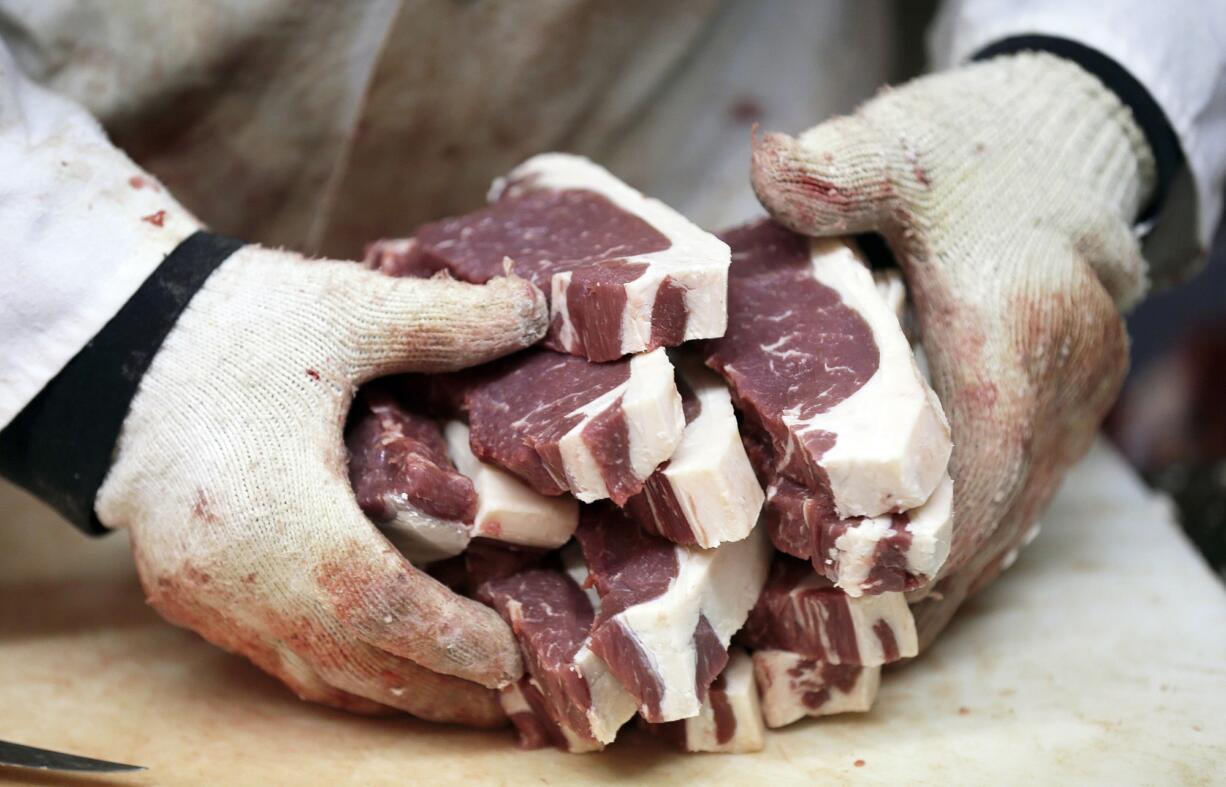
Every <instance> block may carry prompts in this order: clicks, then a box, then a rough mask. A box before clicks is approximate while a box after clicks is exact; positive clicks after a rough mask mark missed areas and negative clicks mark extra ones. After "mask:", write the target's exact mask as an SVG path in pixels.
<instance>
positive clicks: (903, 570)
mask: <svg viewBox="0 0 1226 787" xmlns="http://www.w3.org/2000/svg"><path fill="white" fill-rule="evenodd" d="M953 499H954V493H953V481H951V480H950V479H949V477H948V476H946V477H945V478H944V480H943V481H942V482H941V484H940V486H938V487H937V488H936V491H935V492H933V493H932V497H931V498H929V499H928V501H927V502H926V503H924V504H923V505H922V506H920V507H919V508H915V509H912V510H910V511H904V512H902V513H900V514H885V515H883V516H877V517H852V518H850V519H840V518H839V516H838V515H837V514H836V513H835V512H834V509H833V507H832V506H831V505H830V502H829V499H828V498H827V497H826V495H825V494H824V493H822V492H818V493H816V494H813V493H810V492H808V491H807V490H805V489H804V488H802V487H801V486H799V485H798V484H796V483H795V482H793V481H792V480H791V479H789V478H786V477H784V476H778V477H776V479H775V480H774V481H772V482H771V483H770V484H769V485H768V486H767V490H766V507H765V509H764V514H763V516H762V524H763V525H764V526H765V527H766V529H767V531H768V532H769V533H770V536H771V541H773V542H774V544H775V546H776V547H777V548H778V549H779V550H780V551H782V552H786V553H787V554H789V555H794V556H796V557H801V558H806V559H808V560H810V561H812V564H813V569H814V570H815V571H817V572H818V573H819V574H821V575H822V576H824V577H826V578H827V579H829V580H830V581H831V582H833V583H834V584H835V585H836V586H837V587H839V588H840V589H842V590H843V591H845V592H846V593H847V594H848V595H850V596H860V595H863V594H866V593H867V594H873V593H887V592H894V591H910V590H914V589H916V588H919V587H922V586H924V585H925V584H927V583H928V582H929V581H930V580H931V579H932V578H933V577H934V576H936V573H937V571H938V570H939V569H940V567H941V565H942V564H944V562H945V558H947V557H948V556H949V546H950V538H951V536H952V530H953Z"/></svg>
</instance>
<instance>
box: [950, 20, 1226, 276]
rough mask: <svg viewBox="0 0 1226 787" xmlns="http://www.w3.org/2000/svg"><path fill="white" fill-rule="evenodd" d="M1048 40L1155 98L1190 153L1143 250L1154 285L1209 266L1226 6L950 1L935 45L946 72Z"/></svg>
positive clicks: (1224, 141) (1225, 83)
mask: <svg viewBox="0 0 1226 787" xmlns="http://www.w3.org/2000/svg"><path fill="white" fill-rule="evenodd" d="M1025 35H1043V36H1052V37H1057V38H1065V39H1069V40H1072V41H1075V42H1077V43H1080V44H1083V45H1085V46H1088V47H1090V48H1092V49H1094V50H1096V51H1098V52H1100V53H1102V54H1103V55H1106V56H1107V57H1109V58H1111V59H1112V60H1114V61H1115V62H1116V63H1118V64H1119V65H1120V66H1122V67H1123V68H1125V69H1126V70H1127V71H1128V72H1129V73H1130V74H1131V75H1132V77H1133V78H1134V79H1136V80H1137V81H1138V82H1140V83H1141V84H1142V85H1143V86H1144V87H1145V88H1146V90H1148V91H1149V93H1150V95H1151V96H1152V97H1153V99H1154V100H1155V101H1156V102H1157V103H1158V105H1159V106H1160V107H1161V108H1162V111H1163V112H1164V113H1165V115H1166V118H1167V121H1168V122H1169V123H1170V125H1171V126H1172V127H1173V130H1174V132H1175V135H1176V136H1177V137H1178V139H1179V143H1180V145H1181V147H1182V148H1183V153H1184V157H1185V167H1184V168H1183V170H1182V171H1181V172H1179V173H1177V174H1176V175H1175V178H1174V180H1173V182H1172V187H1171V192H1170V195H1169V196H1168V197H1167V201H1166V206H1165V208H1164V210H1163V212H1162V213H1161V214H1160V215H1159V217H1158V219H1157V222H1156V225H1155V226H1154V227H1153V230H1152V231H1151V232H1149V234H1148V235H1147V237H1146V238H1145V242H1144V250H1145V254H1146V257H1147V259H1148V260H1149V262H1150V265H1151V268H1152V274H1153V277H1154V280H1155V282H1157V283H1164V282H1169V281H1174V280H1178V279H1179V278H1182V277H1184V276H1186V275H1188V274H1189V273H1191V272H1192V271H1194V270H1195V269H1197V268H1198V267H1199V264H1200V263H1203V261H1204V258H1205V254H1206V250H1207V249H1208V246H1209V243H1210V241H1211V240H1212V238H1213V235H1214V232H1215V230H1216V229H1217V225H1218V222H1219V221H1220V219H1221V213H1222V193H1223V184H1224V182H1226V3H1222V2H1219V1H1218V0H1213V1H1212V2H1201V1H1200V0H1169V2H1154V0H1119V1H1118V2H1113V3H1077V2H1069V1H1068V0H948V1H947V2H946V3H945V4H944V6H943V7H942V9H941V13H940V15H939V16H938V19H937V21H936V24H935V25H934V26H933V29H932V31H931V36H930V39H929V44H930V49H931V54H932V58H933V63H934V65H935V66H937V67H939V68H947V67H949V66H951V65H953V64H956V63H960V62H963V61H966V60H968V59H970V58H972V57H974V56H975V55H976V54H977V53H979V52H980V51H982V50H983V49H985V48H986V47H988V46H991V45H992V44H994V43H996V42H999V41H1002V40H1004V39H1007V38H1014V37H1017V36H1025Z"/></svg>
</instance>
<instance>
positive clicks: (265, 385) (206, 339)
mask: <svg viewBox="0 0 1226 787" xmlns="http://www.w3.org/2000/svg"><path fill="white" fill-rule="evenodd" d="M545 323H546V313H545V304H544V298H543V296H542V295H541V293H540V292H539V291H538V290H536V289H535V288H534V287H532V286H531V285H530V284H528V283H527V282H525V281H523V280H521V279H516V278H504V279H496V280H494V281H492V282H490V283H489V284H487V285H484V286H475V285H470V284H462V283H459V282H455V281H450V280H441V279H431V280H418V279H392V278H389V277H385V276H383V275H381V274H378V273H376V272H373V271H369V270H365V269H363V268H362V267H361V266H359V265H357V264H354V263H344V262H333V261H308V260H305V259H302V258H301V257H298V256H297V255H294V254H290V253H286V252H280V251H273V250H268V249H263V248H258V247H251V246H249V247H246V248H243V249H241V250H239V251H237V252H236V253H234V254H233V256H231V257H230V258H229V259H228V260H227V261H226V262H224V263H223V264H222V265H221V267H219V268H218V269H217V270H216V271H215V272H214V273H213V275H212V276H211V277H210V278H209V279H208V280H207V281H206V282H205V283H204V285H203V287H202V288H201V289H200V291H199V292H197V293H196V294H195V295H194V296H193V298H192V300H191V301H190V303H189V304H188V306H187V308H186V310H185V311H184V312H183V314H182V315H181V316H180V318H179V319H178V321H177V323H176V324H175V325H174V328H173V329H172V330H171V332H170V334H169V335H168V336H167V337H166V339H165V341H164V343H163V344H162V346H161V349H160V350H159V351H158V353H157V355H156V356H155V357H154V359H153V361H152V363H151V365H150V367H149V369H148V371H147V372H146V374H145V376H144V378H143V379H142V380H141V384H140V389H139V391H138V393H137V395H136V397H135V398H134V399H133V401H132V403H131V409H130V410H129V412H128V415H127V417H126V420H125V421H124V423H123V429H122V432H121V434H120V438H119V443H118V446H117V452H116V458H115V461H114V464H113V465H112V467H111V469H110V471H109V474H108V475H107V477H106V480H105V483H104V484H103V486H102V488H101V490H100V491H99V493H98V497H97V502H96V510H97V513H98V516H99V518H100V519H101V521H102V522H103V523H105V524H107V525H109V526H111V527H117V528H126V529H128V530H129V531H130V533H131V538H132V548H133V552H134V554H135V558H136V564H137V567H138V569H139V573H140V578H141V582H142V584H143V585H144V588H145V592H146V594H147V595H148V598H149V601H150V603H151V604H152V605H153V606H154V607H155V608H156V609H157V610H158V611H159V612H160V613H161V614H162V615H163V616H164V617H166V618H167V619H168V620H170V621H172V622H174V623H177V624H179V625H181V626H185V627H187V628H190V629H193V630H195V631H196V632H198V633H199V634H200V635H202V636H203V637H205V638H206V639H208V640H209V641H211V642H213V643H215V644H217V645H219V646H221V647H222V648H225V649H226V650H229V651H232V652H235V653H240V654H242V655H244V656H246V657H247V658H249V659H251V660H252V661H253V662H255V663H256V664H257V665H259V666H260V667H261V668H263V669H264V670H266V671H267V672H270V673H272V674H273V675H275V676H277V677H278V678H280V679H281V680H282V681H284V682H285V683H286V684H288V685H289V686H290V687H291V688H292V689H293V690H294V691H295V692H297V693H298V694H299V696H301V697H303V698H305V699H310V700H314V701H317V702H322V703H326V704H329V705H334V706H339V707H343V708H348V709H351V710H357V711H363V712H375V711H378V710H381V709H384V710H385V709H386V708H387V706H390V707H392V708H398V709H401V710H404V711H408V712H409V713H412V714H414V715H416V716H419V717H421V718H424V719H431V720H437V721H448V722H458V723H464V724H472V725H480V726H488V725H494V724H498V723H500V722H501V721H502V720H503V714H502V712H501V710H500V708H499V705H498V702H497V698H496V692H494V691H493V690H492V688H491V687H496V686H499V685H502V684H504V683H507V682H508V681H511V680H513V679H515V678H517V677H518V676H519V675H520V674H521V671H522V666H521V663H520V657H519V652H518V648H517V646H516V644H515V641H514V639H513V637H512V635H511V632H510V630H509V629H508V628H507V626H506V625H505V624H504V623H503V622H502V620H501V619H500V618H499V617H498V614H497V613H496V612H494V610H492V609H488V608H486V607H484V606H482V605H480V604H478V603H477V602H475V601H471V600H468V599H465V598H461V597H459V596H456V595H453V594H452V593H451V592H450V591H449V590H447V588H445V587H444V586H443V585H442V584H440V583H439V582H437V581H435V580H434V579H432V578H431V577H429V576H427V575H426V574H424V573H422V572H421V571H419V570H417V569H416V568H414V567H413V566H412V565H410V564H409V562H408V561H407V560H405V559H404V558H403V557H402V556H401V555H400V554H399V553H398V552H397V551H396V550H395V549H394V548H393V547H392V546H391V545H390V544H389V543H388V542H387V541H386V540H385V539H384V538H383V536H381V535H380V534H379V532H378V531H377V530H376V529H375V527H374V525H372V524H371V523H370V522H369V521H368V520H367V519H366V517H365V516H364V515H363V514H362V511H361V510H360V509H359V508H358V506H357V503H356V502H355V500H354V495H353V492H352V491H351V489H350V486H349V480H348V477H347V474H346V455H345V448H344V445H343V443H342V434H341V433H342V428H343V426H344V422H345V416H346V412H347V410H348V407H349V404H350V400H351V399H352V397H353V394H354V391H355V390H356V389H357V387H358V386H359V385H360V384H362V383H363V382H364V381H367V380H370V379H372V378H375V377H380V376H383V375H388V374H397V373H401V372H408V371H417V372H438V371H445V370H452V369H458V368H462V367H465V366H469V365H473V364H477V363H481V362H483V361H487V360H489V359H491V358H495V357H497V356H500V355H503V354H506V353H508V352H511V351H514V350H516V349H518V348H521V347H524V346H526V345H528V344H530V343H532V342H534V341H536V340H537V339H539V338H540V337H541V336H542V334H543V333H544V330H545Z"/></svg>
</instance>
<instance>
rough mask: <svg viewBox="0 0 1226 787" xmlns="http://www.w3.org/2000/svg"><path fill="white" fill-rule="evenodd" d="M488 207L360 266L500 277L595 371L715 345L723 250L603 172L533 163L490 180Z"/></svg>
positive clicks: (562, 160)
mask: <svg viewBox="0 0 1226 787" xmlns="http://www.w3.org/2000/svg"><path fill="white" fill-rule="evenodd" d="M489 200H490V205H489V206H488V207H486V208H484V209H482V210H478V211H476V212H474V213H470V214H468V215H466V216H458V217H456V218H451V219H444V220H442V221H437V222H434V223H432V224H427V225H425V226H423V227H421V228H420V229H419V230H418V231H417V233H416V234H415V235H414V236H413V238H411V239H401V240H389V241H379V242H377V243H374V244H372V245H371V246H369V247H368V248H367V255H366V261H367V264H368V265H370V266H372V267H375V268H377V269H379V270H382V271H384V272H386V273H390V274H393V275H401V276H404V275H410V276H428V275H432V274H433V273H435V272H437V271H447V272H448V273H450V274H451V275H453V276H455V277H456V278H458V279H462V280H464V281H471V282H477V283H483V282H486V281H488V280H489V279H491V278H493V277H495V276H501V275H504V273H505V272H506V270H507V269H508V266H509V267H510V269H512V270H513V271H514V272H515V273H516V274H517V275H519V276H523V277H525V278H527V279H529V280H530V281H532V282H533V283H534V284H536V285H537V286H538V287H540V288H541V290H542V291H543V292H545V293H547V294H548V295H549V298H550V308H551V312H552V319H551V324H550V329H549V334H548V335H547V336H546V339H545V341H546V344H547V345H548V346H549V347H552V348H553V349H556V350H559V351H562V352H568V353H573V354H575V355H581V356H584V357H586V358H589V359H591V360H594V361H610V360H613V359H615V358H620V357H621V356H623V355H626V354H629V353H638V352H643V351H646V350H651V349H654V348H656V347H674V346H676V345H679V344H681V343H682V342H684V341H689V340H691V339H706V338H711V337H715V336H721V335H722V334H723V332H724V326H725V322H726V293H727V289H728V260H729V252H728V247H727V245H726V244H724V243H723V242H722V241H720V240H719V239H718V238H716V237H715V236H714V235H711V234H710V233H708V232H705V231H703V230H701V229H699V228H698V227H696V226H694V225H693V224H691V223H690V222H689V221H688V220H687V219H685V218H684V217H683V216H681V215H680V214H678V213H677V212H676V211H674V210H672V209H671V208H669V207H668V206H666V205H664V204H663V203H661V202H659V201H657V200H654V199H649V198H647V197H644V196H643V195H642V194H640V193H639V192H637V191H635V190H634V189H632V188H630V187H629V186H627V185H626V184H625V183H623V182H621V181H620V180H618V179H617V178H615V177H614V176H613V175H611V174H610V173H609V172H608V171H607V170H605V169H603V168H602V167H599V166H597V165H596V164H593V163H592V162H591V161H588V160H587V159H584V158H581V157H578V156H571V155H565V154H559V153H551V154H545V155H540V156H536V157H534V158H531V159H529V160H528V161H525V162H524V163H523V164H521V165H519V166H518V167H516V168H515V169H514V170H512V171H511V172H510V173H509V174H508V175H507V176H506V177H505V178H500V179H499V180H498V181H496V182H495V183H494V185H493V187H492V188H491V189H490V195H489Z"/></svg>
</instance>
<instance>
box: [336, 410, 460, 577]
mask: <svg viewBox="0 0 1226 787" xmlns="http://www.w3.org/2000/svg"><path fill="white" fill-rule="evenodd" d="M345 447H346V449H347V450H348V453H349V482H350V484H351V485H352V486H353V492H354V496H355V497H356V498H357V501H358V505H359V506H361V507H362V510H363V511H364V512H366V515H367V516H368V517H370V518H371V520H372V521H373V522H374V523H375V524H376V525H377V526H378V527H379V529H380V530H382V531H383V534H384V535H386V536H387V538H388V540H389V541H391V542H392V543H393V544H395V546H396V547H397V549H399V550H400V551H401V552H402V553H403V554H404V556H405V557H407V558H408V559H409V560H410V561H412V562H413V563H415V564H418V565H424V564H426V563H430V562H433V561H436V560H441V559H443V558H447V557H451V556H452V555H458V554H459V553H460V552H462V551H463V550H464V547H465V546H467V545H468V540H469V525H468V523H471V522H472V521H473V517H474V516H475V515H476V511H477V495H476V492H475V490H474V489H473V484H472V482H471V481H469V480H468V479H467V478H465V477H464V476H463V475H461V474H460V473H459V472H457V471H456V468H455V465H453V464H452V463H451V459H450V458H449V457H448V455H447V444H446V442H445V441H444V440H443V433H442V430H441V429H440V428H439V425H438V423H437V422H436V421H435V420H434V419H432V418H430V417H428V416H426V415H423V414H421V413H417V412H413V411H412V410H410V409H408V408H406V407H404V406H403V405H402V404H401V402H400V401H399V400H398V399H397V398H396V397H395V396H393V395H392V393H391V392H389V391H387V390H385V389H383V388H381V387H379V386H370V387H368V388H367V389H365V390H364V391H363V393H362V395H361V396H360V397H358V400H357V401H356V402H355V403H354V413H353V421H352V422H351V425H350V428H349V431H348V434H347V435H346V437H345Z"/></svg>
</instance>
